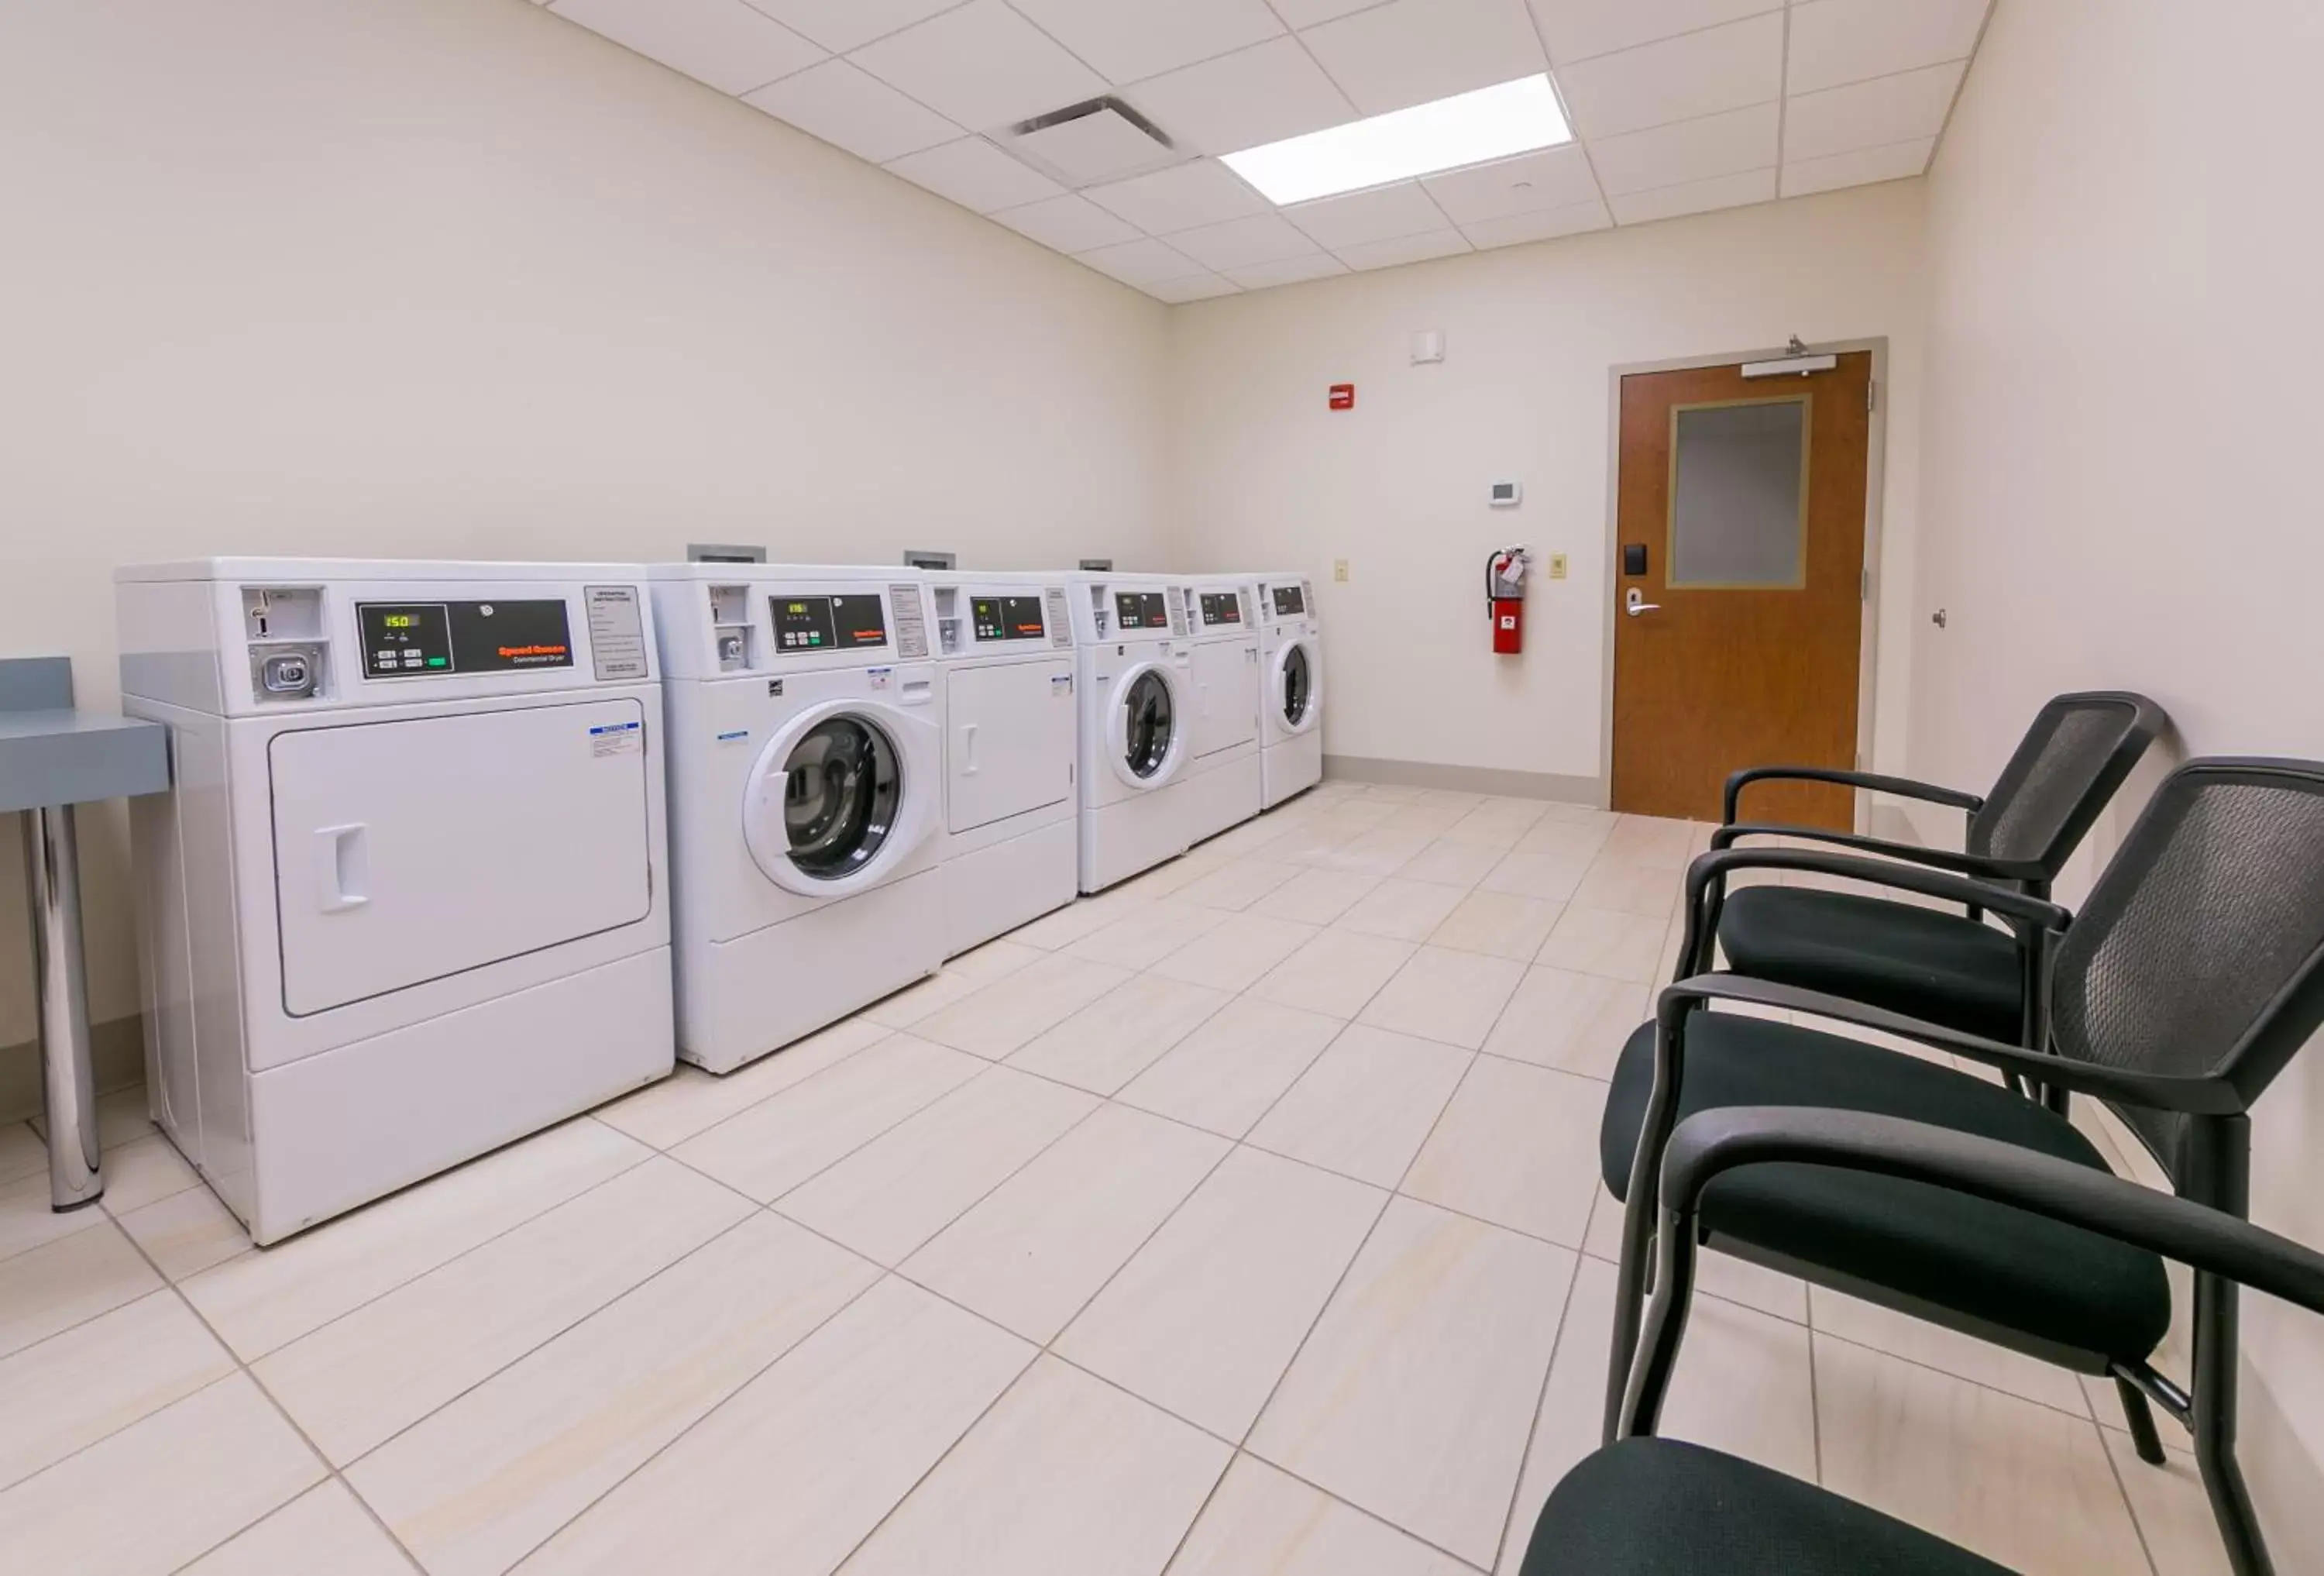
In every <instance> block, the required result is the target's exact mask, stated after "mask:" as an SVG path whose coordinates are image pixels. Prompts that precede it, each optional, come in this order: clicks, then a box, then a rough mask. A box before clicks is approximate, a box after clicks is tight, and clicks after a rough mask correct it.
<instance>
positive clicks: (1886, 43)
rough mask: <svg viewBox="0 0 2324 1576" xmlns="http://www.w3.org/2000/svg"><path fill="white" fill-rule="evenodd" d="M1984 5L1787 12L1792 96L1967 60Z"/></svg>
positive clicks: (1905, 1) (1873, 3)
mask: <svg viewBox="0 0 2324 1576" xmlns="http://www.w3.org/2000/svg"><path fill="white" fill-rule="evenodd" d="M1985 8H1986V0H1812V4H1810V5H1798V6H1794V8H1793V10H1792V60H1791V72H1790V76H1789V78H1788V82H1789V86H1790V88H1791V91H1793V92H1794V93H1812V92H1814V91H1815V90H1816V89H1818V88H1836V87H1838V86H1839V85H1840V83H1842V82H1857V81H1861V80H1863V79H1864V78H1867V77H1885V76H1887V75H1888V74H1889V73H1891V72H1893V71H1909V70H1912V69H1914V68H1915V67H1919V66H1932V65H1935V64H1936V63H1937V62H1938V61H1940V60H1963V59H1966V58H1967V57H1968V55H1969V51H1971V50H1972V49H1974V48H1976V47H1977V30H1978V27H1980V26H1981V25H1983V23H1984V22H1985Z"/></svg>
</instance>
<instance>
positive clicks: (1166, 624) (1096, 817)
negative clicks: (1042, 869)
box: [1066, 572, 1194, 892]
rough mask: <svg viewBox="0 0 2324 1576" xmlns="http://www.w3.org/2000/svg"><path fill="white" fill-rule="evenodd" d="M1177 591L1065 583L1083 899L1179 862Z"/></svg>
mask: <svg viewBox="0 0 2324 1576" xmlns="http://www.w3.org/2000/svg"><path fill="white" fill-rule="evenodd" d="M1184 594H1185V588H1184V587H1183V585H1180V584H1179V583H1177V582H1176V581H1172V580H1167V579H1164V578H1163V577H1161V576H1153V575H1116V574H1112V573H1110V572H1109V573H1103V574H1089V573H1083V574H1075V575H1073V576H1068V578H1067V584H1066V604H1067V606H1068V607H1069V609H1070V611H1071V613H1072V616H1073V623H1074V648H1075V650H1074V687H1075V688H1076V689H1077V690H1078V691H1079V692H1080V696H1081V706H1080V711H1081V746H1080V759H1081V764H1080V769H1079V771H1078V772H1077V775H1078V776H1079V778H1080V779H1081V861H1080V864H1081V889H1082V890H1083V891H1084V892H1096V891H1102V890H1103V889H1105V888H1107V887H1110V886H1112V885H1113V884H1114V883H1115V882H1117V881H1120V880H1127V879H1128V878H1129V877H1130V876H1134V875H1136V874H1137V873H1138V872H1139V871H1142V870H1148V869H1151V868H1152V867H1153V866H1155V865H1157V864H1160V863H1161V862H1163V861H1164V860H1166V859H1172V858H1175V857H1176V856H1177V855H1179V854H1181V853H1185V851H1186V848H1187V845H1188V843H1189V842H1190V841H1191V839H1190V838H1189V836H1188V835H1187V826H1188V825H1189V821H1188V817H1187V816H1186V814H1185V810H1184V809H1183V808H1182V803H1183V799H1184V796H1185V786H1184V784H1183V783H1182V782H1181V781H1180V780H1179V779H1180V776H1181V773H1182V771H1183V770H1184V768H1185V761H1186V757H1187V742H1188V734H1189V733H1190V731H1191V727H1192V723H1193V719H1194V678H1193V652H1192V649H1191V648H1190V647H1189V646H1188V645H1187V643H1186V641H1185V639H1184V636H1185V629H1186V624H1185V618H1186V608H1185V599H1184Z"/></svg>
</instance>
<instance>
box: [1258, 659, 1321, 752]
mask: <svg viewBox="0 0 2324 1576" xmlns="http://www.w3.org/2000/svg"><path fill="white" fill-rule="evenodd" d="M1315 655H1316V653H1315V642H1314V640H1313V639H1311V638H1310V637H1308V636H1306V635H1301V636H1299V637H1298V638H1296V640H1291V641H1285V642H1284V643H1283V644H1282V645H1281V646H1280V647H1278V648H1277V650H1276V653H1275V662H1274V666H1273V668H1272V670H1271V671H1270V672H1269V673H1268V686H1267V695H1268V705H1270V706H1272V707H1273V708H1274V712H1273V715H1274V718H1275V724H1276V726H1277V727H1279V728H1281V729H1282V730H1283V731H1284V732H1285V733H1305V732H1306V731H1307V730H1308V729H1310V728H1312V727H1314V725H1315V719H1316V718H1317V717H1318V716H1320V715H1322V714H1323V686H1322V682H1321V680H1322V677H1323V670H1322V665H1321V664H1320V663H1318V662H1317V661H1316V659H1315Z"/></svg>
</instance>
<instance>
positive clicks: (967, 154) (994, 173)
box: [888, 137, 1065, 214]
mask: <svg viewBox="0 0 2324 1576" xmlns="http://www.w3.org/2000/svg"><path fill="white" fill-rule="evenodd" d="M888 169H889V171H890V172H891V173H893V174H897V175H900V176H902V177H903V178H904V179H905V180H909V181H911V182H913V183H915V184H916V185H919V186H925V187H927V189H929V190H930V191H933V192H935V193H936V195H937V196H938V197H946V198H951V199H952V200H953V201H954V202H956V203H958V204H960V206H961V207H966V208H974V209H975V210H976V211H977V212H978V213H981V214H989V213H991V212H992V211H993V210H994V209H995V208H1010V207H1019V206H1020V205H1022V204H1025V203H1028V202H1038V201H1040V200H1041V199H1042V198H1045V197H1056V196H1058V195H1059V194H1061V193H1062V192H1063V191H1064V190H1065V188H1064V187H1062V186H1059V185H1058V184H1057V183H1056V181H1054V180H1050V179H1049V178H1048V177H1047V176H1046V175H1043V174H1041V173H1040V172H1039V171H1033V170H1028V169H1027V168H1025V166H1024V165H1022V164H1020V163H1019V162H1018V161H1016V160H1014V159H1012V158H1010V156H1009V155H1008V154H1006V153H1004V152H1001V150H1000V149H998V148H996V147H994V146H993V145H992V144H991V143H988V142H986V141H985V140H984V139H983V138H982V137H964V138H962V139H961V140H960V141H959V142H957V143H945V145H944V146H943V147H941V148H930V149H929V150H928V151H927V152H925V153H911V154H908V155H906V156H905V157H903V158H901V159H898V160H896V161H894V162H892V163H890V165H889V166H888Z"/></svg>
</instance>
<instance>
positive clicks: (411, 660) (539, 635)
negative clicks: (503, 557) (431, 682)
mask: <svg viewBox="0 0 2324 1576" xmlns="http://www.w3.org/2000/svg"><path fill="white" fill-rule="evenodd" d="M355 627H356V629H357V631H359V632H360V634H361V636H362V639H363V673H364V677H365V678H425V677H443V676H444V675H446V674H452V673H519V672H523V671H525V670H527V669H529V668H570V667H572V666H573V626H572V622H571V621H570V619H569V618H568V617H567V613H566V608H565V599H564V598H563V597H561V596H559V597H536V598H525V599H521V600H514V601H508V602H483V601H475V602H359V603H357V604H355Z"/></svg>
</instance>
